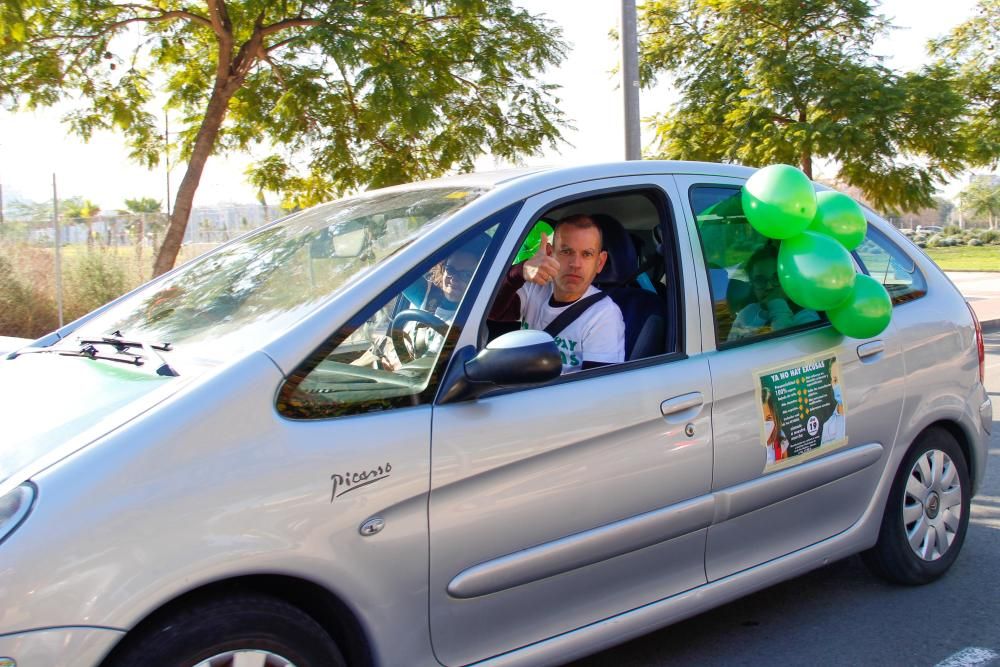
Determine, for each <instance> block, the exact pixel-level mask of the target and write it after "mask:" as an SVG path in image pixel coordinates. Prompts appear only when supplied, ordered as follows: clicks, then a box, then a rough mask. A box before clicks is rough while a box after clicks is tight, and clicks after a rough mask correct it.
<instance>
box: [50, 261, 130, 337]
mask: <svg viewBox="0 0 1000 667" xmlns="http://www.w3.org/2000/svg"><path fill="white" fill-rule="evenodd" d="M125 264H126V260H125V259H124V258H122V257H121V256H119V255H118V254H116V253H114V252H109V251H107V250H90V251H88V252H82V253H77V254H75V255H70V256H69V257H67V258H66V269H65V271H64V273H63V285H64V286H65V295H64V299H65V304H66V309H67V312H70V313H74V314H78V315H76V316H79V315H82V314H84V313H89V312H90V311H92V310H94V309H95V308H98V307H100V306H103V305H104V304H106V303H107V302H108V301H111V300H112V299H114V298H117V297H119V296H121V295H122V294H124V293H125V292H127V291H128V290H129V289H130V287H131V285H130V284H129V277H128V273H129V272H128V271H127V269H126V266H125ZM71 319H73V318H68V319H67V320H66V321H70V320H71Z"/></svg>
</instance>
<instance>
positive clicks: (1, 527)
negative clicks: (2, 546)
mask: <svg viewBox="0 0 1000 667" xmlns="http://www.w3.org/2000/svg"><path fill="white" fill-rule="evenodd" d="M36 495H37V491H36V490H35V485H34V484H32V483H31V482H25V483H24V484H22V485H21V486H19V487H17V488H16V489H14V490H13V491H11V492H10V493H8V494H6V495H5V496H3V497H0V543H2V542H3V541H4V540H5V539H7V536H8V535H10V534H11V533H13V532H14V529H15V528H17V527H18V526H20V525H21V522H22V521H24V519H25V517H27V516H28V512H30V511H31V506H32V505H34V504H35V496H36Z"/></svg>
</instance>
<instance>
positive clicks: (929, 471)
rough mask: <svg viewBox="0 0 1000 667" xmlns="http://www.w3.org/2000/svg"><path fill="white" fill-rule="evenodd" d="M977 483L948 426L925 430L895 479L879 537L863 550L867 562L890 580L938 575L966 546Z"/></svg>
mask: <svg viewBox="0 0 1000 667" xmlns="http://www.w3.org/2000/svg"><path fill="white" fill-rule="evenodd" d="M971 493H972V487H971V483H970V481H969V470H968V465H967V464H966V461H965V455H964V454H962V449H961V448H960V447H959V446H958V443H957V442H956V441H955V438H954V437H953V436H952V435H951V434H950V433H948V432H947V431H945V430H943V429H936V428H935V429H931V430H929V431H926V432H925V433H924V434H923V435H921V436H920V438H919V439H918V440H917V442H916V443H915V444H914V446H913V448H912V449H911V450H910V452H909V453H908V454H907V456H906V458H905V459H904V461H903V464H902V466H900V468H899V470H898V471H897V473H896V478H895V480H893V484H892V490H891V491H890V493H889V500H888V503H887V504H886V508H885V514H884V515H883V516H882V527H881V529H880V530H879V537H878V542H877V543H876V544H875V546H874V547H872V548H871V549H869V550H868V551H866V552H864V553H862V554H861V555H862V558H863V559H864V561H865V564H866V565H868V567H869V569H871V570H872V571H873V572H874V573H875V574H877V575H878V576H880V577H882V578H884V579H887V580H889V581H892V582H895V583H899V584H907V585H917V584H926V583H929V582H931V581H934V580H935V579H937V578H938V577H940V576H941V575H943V574H944V573H945V572H947V571H948V568H949V567H951V564H952V563H953V562H955V559H956V558H957V557H958V553H959V551H961V550H962V543H963V542H964V541H965V531H966V529H967V528H968V526H969V505H970V502H971V498H972V497H971Z"/></svg>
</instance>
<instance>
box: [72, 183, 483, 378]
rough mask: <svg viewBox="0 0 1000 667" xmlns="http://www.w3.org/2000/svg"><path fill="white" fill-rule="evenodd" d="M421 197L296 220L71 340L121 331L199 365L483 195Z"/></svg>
mask: <svg viewBox="0 0 1000 667" xmlns="http://www.w3.org/2000/svg"><path fill="white" fill-rule="evenodd" d="M482 192H483V191H482V190H477V189H468V188H463V189H459V188H455V187H451V188H440V187H437V188H428V189H418V190H405V191H400V192H389V193H386V192H383V193H373V194H369V195H362V196H359V197H356V198H351V199H345V200H342V201H338V202H334V203H332V204H326V205H322V206H317V207H314V208H311V209H308V210H306V211H303V212H301V213H298V214H295V215H293V216H291V217H289V218H286V219H285V220H283V221H280V222H278V223H276V224H274V225H271V226H269V227H266V228H264V229H262V230H260V231H258V232H256V233H254V234H251V235H250V236H247V237H245V238H243V239H240V240H238V241H236V242H234V243H232V244H230V245H228V246H226V247H224V248H221V249H220V250H219V251H217V252H214V253H210V254H208V255H205V256H204V257H202V258H199V259H197V260H195V261H193V262H191V263H189V264H188V265H186V266H184V267H182V268H181V269H179V270H178V271H177V273H176V274H174V275H173V276H171V277H169V278H167V279H166V280H163V281H160V282H158V283H156V284H155V285H151V286H149V287H146V288H143V289H141V290H139V291H138V292H137V293H136V294H134V295H132V296H131V297H129V298H127V299H125V300H124V301H123V302H122V303H120V304H118V305H117V306H116V307H114V308H112V309H110V310H109V311H108V312H106V313H104V314H102V315H100V316H98V317H96V318H94V319H93V320H91V321H90V322H88V323H87V324H86V325H85V326H84V327H81V328H80V330H79V331H78V333H79V334H80V335H84V336H90V337H100V336H104V335H108V334H109V333H110V332H113V331H116V330H118V331H122V332H123V333H125V334H126V335H128V336H130V337H134V338H142V339H148V340H160V341H168V342H170V343H171V344H173V346H174V348H175V349H177V350H178V351H181V352H186V353H190V354H192V355H197V356H199V357H201V358H208V359H216V360H220V361H221V360H226V359H230V358H233V357H235V356H237V355H239V354H241V353H244V352H245V351H246V350H248V349H252V348H253V347H256V346H258V345H259V344H260V343H261V342H263V341H266V340H267V339H269V338H271V337H273V336H274V335H275V334H276V333H278V332H280V331H282V330H284V329H285V328H287V327H288V326H289V325H290V324H292V323H293V322H295V321H297V320H299V319H300V318H301V317H303V316H304V315H306V314H307V313H309V312H310V311H312V310H313V309H315V308H316V307H317V306H318V305H319V304H321V303H322V302H324V301H326V300H327V299H328V298H329V297H330V295H331V294H333V293H334V292H336V290H338V289H340V288H341V287H342V286H344V285H346V284H348V283H350V282H352V281H355V280H357V279H358V278H359V277H360V276H361V275H363V274H364V273H365V272H367V271H369V270H371V269H372V267H374V266H376V265H377V264H378V263H379V262H381V261H382V260H384V259H385V258H386V257H388V256H390V255H392V254H393V253H395V252H397V251H398V250H399V249H400V248H402V247H403V246H405V245H407V244H408V243H410V242H411V241H412V240H413V239H414V238H415V237H416V236H418V235H419V234H421V233H422V232H423V231H424V230H425V229H426V228H427V227H428V226H429V225H431V224H432V223H434V222H436V221H438V220H441V219H443V218H445V217H447V216H448V215H450V214H451V213H453V212H455V211H456V210H458V209H459V208H461V207H462V206H465V205H466V204H468V203H469V202H470V201H472V200H473V199H475V198H477V197H478V196H479V195H481V194H482Z"/></svg>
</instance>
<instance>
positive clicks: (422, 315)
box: [389, 308, 448, 361]
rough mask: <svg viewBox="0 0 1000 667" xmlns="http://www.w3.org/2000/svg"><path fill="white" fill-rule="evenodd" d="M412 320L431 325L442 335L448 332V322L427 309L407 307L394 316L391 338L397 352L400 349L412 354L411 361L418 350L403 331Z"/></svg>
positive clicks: (390, 331)
mask: <svg viewBox="0 0 1000 667" xmlns="http://www.w3.org/2000/svg"><path fill="white" fill-rule="evenodd" d="M410 322H416V323H417V324H422V325H423V326H426V327H430V328H431V329H433V330H434V331H436V332H437V333H439V334H440V335H442V336H444V335H445V334H446V333H448V323H447V322H445V321H444V320H442V319H441V318H440V317H438V316H437V315H435V314H433V313H428V312H427V311H426V310H419V309H417V308H407V309H406V310H401V311H399V312H398V313H396V316H395V317H393V318H392V324H391V325H390V326H389V339H390V340H391V341H392V344H393V346H394V347H395V348H396V354H397V355H398V354H399V351H400V350H406V351H407V353H408V354H409V355H410V361H412V360H413V359H416V357H417V355H416V350H414V349H413V346H412V344H410V343H409V342H408V339H409V337H408V336H407V335H406V334H405V332H404V331H403V327H404V326H405V325H406V324H408V323H410Z"/></svg>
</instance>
